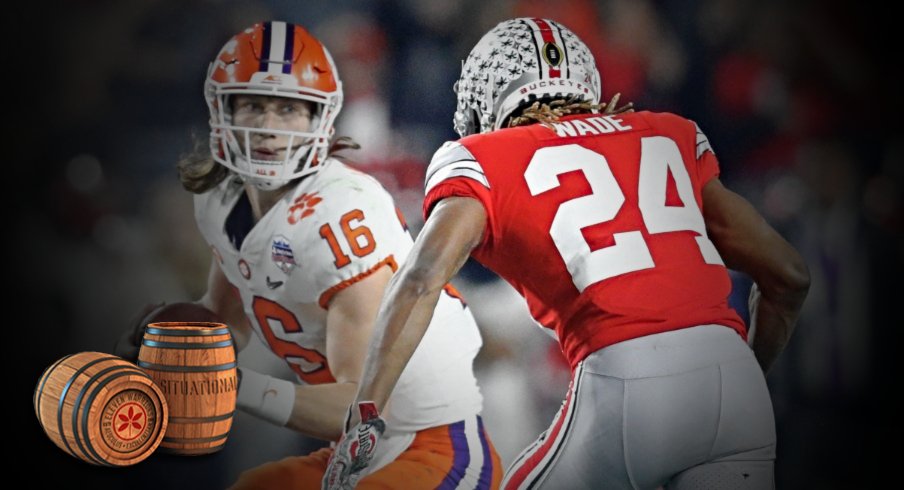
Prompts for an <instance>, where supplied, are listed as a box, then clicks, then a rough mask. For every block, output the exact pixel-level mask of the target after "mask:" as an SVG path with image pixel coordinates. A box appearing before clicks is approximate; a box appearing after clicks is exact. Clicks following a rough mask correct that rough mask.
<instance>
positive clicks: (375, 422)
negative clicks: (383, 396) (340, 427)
mask: <svg viewBox="0 0 904 490" xmlns="http://www.w3.org/2000/svg"><path fill="white" fill-rule="evenodd" d="M351 410H352V409H351V407H349V414H348V417H347V419H346V422H345V434H343V435H342V439H340V440H339V445H338V446H336V449H335V450H334V451H333V455H332V456H331V457H330V463H329V466H327V468H326V473H325V474H324V475H323V487H322V488H323V490H347V489H349V490H350V489H352V488H355V485H357V484H358V480H359V479H361V476H362V475H361V472H362V471H364V469H365V468H367V466H368V465H369V464H370V461H371V460H372V459H373V457H374V454H375V453H376V449H377V442H378V441H379V439H380V436H382V435H383V431H385V430H386V421H384V420H383V419H382V418H381V417H380V413H379V412H378V411H377V406H376V405H375V404H374V403H373V402H360V403H358V411H359V413H360V416H361V421H360V422H358V423H357V425H355V426H354V427H352V428H351V429H349V428H348V426H349V425H350V424H351V421H352V413H351Z"/></svg>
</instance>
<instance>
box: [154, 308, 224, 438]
mask: <svg viewBox="0 0 904 490" xmlns="http://www.w3.org/2000/svg"><path fill="white" fill-rule="evenodd" d="M138 360H139V366H141V367H142V368H143V369H145V370H146V371H147V372H148V373H149V374H150V376H151V377H152V378H153V379H154V381H155V382H156V383H157V384H158V385H159V386H160V387H161V390H162V391H163V393H164V396H165V397H166V398H167V404H168V406H169V413H170V420H169V424H168V426H167V433H166V436H165V437H164V439H163V442H162V443H161V450H163V451H166V452H169V453H175V454H183V455H200V454H209V453H213V452H216V451H219V450H220V449H222V448H223V446H224V445H225V443H226V440H227V438H228V436H229V431H230V429H231V428H232V417H233V414H234V412H235V399H236V393H237V391H238V378H237V373H236V360H235V350H234V347H233V343H232V336H231V335H230V334H229V330H228V329H227V328H226V326H225V325H223V324H220V323H210V322H160V323H152V324H150V325H149V326H148V329H147V331H146V332H145V336H144V339H143V340H142V345H141V350H140V351H139V354H138Z"/></svg>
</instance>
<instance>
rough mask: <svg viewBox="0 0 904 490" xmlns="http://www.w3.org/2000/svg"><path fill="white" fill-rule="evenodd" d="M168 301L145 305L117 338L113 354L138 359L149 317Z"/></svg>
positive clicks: (132, 359)
mask: <svg viewBox="0 0 904 490" xmlns="http://www.w3.org/2000/svg"><path fill="white" fill-rule="evenodd" d="M164 306H166V303H154V304H148V305H145V306H144V308H142V309H141V311H139V312H138V313H137V314H136V315H135V316H134V317H132V321H131V322H130V325H129V328H128V329H126V331H125V332H123V333H122V335H121V336H120V337H119V339H117V340H116V345H115V346H114V347H113V354H114V355H117V356H119V357H121V358H123V359H125V360H127V361H129V362H133V363H134V362H136V361H138V350H139V349H140V348H141V339H142V338H144V330H145V329H146V328H147V325H148V319H150V318H153V317H154V315H155V314H156V313H157V312H158V311H159V310H160V309H161V308H163V307H164Z"/></svg>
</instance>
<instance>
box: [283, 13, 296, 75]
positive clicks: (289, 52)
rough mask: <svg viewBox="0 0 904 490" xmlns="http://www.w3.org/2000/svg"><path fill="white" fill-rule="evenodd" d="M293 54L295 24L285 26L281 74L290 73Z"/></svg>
mask: <svg viewBox="0 0 904 490" xmlns="http://www.w3.org/2000/svg"><path fill="white" fill-rule="evenodd" d="M294 54H295V24H286V46H285V49H284V51H283V61H285V63H284V64H283V66H282V72H283V73H285V74H287V75H288V74H289V73H292V57H293V55H294Z"/></svg>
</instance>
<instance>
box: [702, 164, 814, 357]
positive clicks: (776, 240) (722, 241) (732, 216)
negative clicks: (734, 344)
mask: <svg viewBox="0 0 904 490" xmlns="http://www.w3.org/2000/svg"><path fill="white" fill-rule="evenodd" d="M703 215H704V219H705V221H706V231H707V234H708V235H709V238H710V239H711V240H712V241H713V243H714V244H715V245H716V248H717V249H718V250H719V254H720V255H721V256H722V259H723V260H724V261H725V265H726V266H727V267H729V268H731V269H735V270H739V271H742V272H744V273H746V274H748V275H750V277H751V278H753V281H754V282H755V283H756V284H755V286H754V290H753V291H752V292H751V301H750V324H751V328H752V330H753V331H754V332H755V334H754V338H753V351H754V354H755V355H756V358H757V361H759V363H760V366H761V367H762V368H763V371H764V372H768V371H769V368H770V367H771V366H772V363H773V362H775V360H776V358H778V356H779V354H780V353H781V352H782V350H783V349H784V348H785V345H786V344H787V343H788V339H789V338H790V337H791V332H792V331H793V330H794V325H795V323H796V322H797V317H798V314H799V313H800V308H801V306H802V305H803V302H804V298H805V297H806V295H807V290H808V289H809V287H810V273H809V270H808V269H807V264H806V262H804V260H803V258H802V257H801V256H800V254H799V253H798V252H797V250H795V249H794V247H793V246H792V245H791V244H790V243H788V242H787V241H785V239H784V238H782V237H781V235H779V234H778V232H777V231H775V229H773V228H772V227H771V226H770V225H769V224H768V223H767V222H766V220H765V219H763V217H762V216H761V215H760V214H759V213H758V212H757V211H756V209H754V207H753V206H752V205H751V204H750V203H749V202H747V200H745V199H744V198H743V197H741V196H739V195H737V194H735V193H734V192H732V191H730V190H728V189H726V188H725V186H723V185H722V183H721V182H720V181H719V179H717V178H713V179H712V180H710V181H709V182H708V183H707V184H706V185H705V186H704V187H703Z"/></svg>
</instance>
